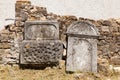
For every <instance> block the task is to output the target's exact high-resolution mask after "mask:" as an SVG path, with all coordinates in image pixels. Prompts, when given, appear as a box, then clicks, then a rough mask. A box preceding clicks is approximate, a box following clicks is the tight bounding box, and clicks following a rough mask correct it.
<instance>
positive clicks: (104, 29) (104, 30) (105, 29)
mask: <svg viewBox="0 0 120 80" xmlns="http://www.w3.org/2000/svg"><path fill="white" fill-rule="evenodd" d="M101 29H102V31H103V32H110V30H109V26H101Z"/></svg>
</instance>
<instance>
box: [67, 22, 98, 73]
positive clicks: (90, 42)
mask: <svg viewBox="0 0 120 80" xmlns="http://www.w3.org/2000/svg"><path fill="white" fill-rule="evenodd" d="M66 34H67V37H68V38H67V39H68V42H67V62H66V71H71V72H79V71H83V72H97V38H98V37H99V32H98V30H97V28H96V27H95V26H94V25H93V24H91V23H89V22H85V21H76V22H74V23H73V24H71V25H70V26H69V28H68V30H67V33H66Z"/></svg>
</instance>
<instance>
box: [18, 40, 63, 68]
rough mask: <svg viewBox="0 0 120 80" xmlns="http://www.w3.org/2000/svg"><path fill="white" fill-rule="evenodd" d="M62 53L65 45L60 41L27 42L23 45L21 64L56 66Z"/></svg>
mask: <svg viewBox="0 0 120 80" xmlns="http://www.w3.org/2000/svg"><path fill="white" fill-rule="evenodd" d="M62 53H63V44H62V43H61V41H59V40H42V41H35V40H32V41H30V40H29V41H28V40H25V41H23V42H22V43H21V54H20V64H40V65H41V66H45V65H50V64H56V63H59V60H60V59H61V58H62Z"/></svg>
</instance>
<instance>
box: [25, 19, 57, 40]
mask: <svg viewBox="0 0 120 80" xmlns="http://www.w3.org/2000/svg"><path fill="white" fill-rule="evenodd" d="M24 32H25V35H24V38H25V40H37V39H40V40H48V39H49V40H50V39H51V40H54V39H59V24H58V22H57V21H27V22H26V23H25V29H24Z"/></svg>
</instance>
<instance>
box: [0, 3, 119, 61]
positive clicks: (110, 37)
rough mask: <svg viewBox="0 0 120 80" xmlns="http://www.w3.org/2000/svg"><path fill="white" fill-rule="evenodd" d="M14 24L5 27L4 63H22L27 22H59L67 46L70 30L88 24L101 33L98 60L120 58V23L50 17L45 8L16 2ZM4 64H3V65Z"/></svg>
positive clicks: (0, 48) (0, 39)
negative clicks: (21, 50)
mask: <svg viewBox="0 0 120 80" xmlns="http://www.w3.org/2000/svg"><path fill="white" fill-rule="evenodd" d="M15 6H16V7H15V11H16V15H15V17H16V19H15V24H10V25H7V26H5V30H3V31H2V32H1V33H0V55H1V56H0V61H1V63H9V62H10V63H11V62H14V63H18V62H19V42H21V41H22V40H23V33H24V23H25V21H27V20H31V21H32V20H57V21H58V22H60V30H59V32H60V35H59V36H60V39H61V40H62V41H63V43H66V35H64V33H65V32H66V30H67V28H68V27H69V25H70V24H72V22H74V21H78V20H79V21H89V22H91V23H93V24H94V25H95V26H96V27H97V28H98V30H99V32H100V37H99V40H98V56H99V58H105V59H107V60H109V61H111V60H112V59H114V57H116V56H117V57H120V20H119V19H109V20H97V21H95V20H90V19H84V18H79V19H78V18H76V17H75V16H69V15H67V16H60V15H56V14H53V13H48V12H47V10H46V8H45V7H38V6H33V5H31V2H30V1H17V2H16V4H15ZM3 61H4V62H3Z"/></svg>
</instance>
